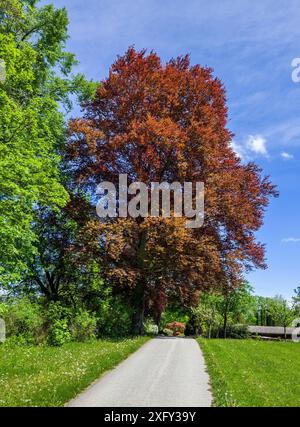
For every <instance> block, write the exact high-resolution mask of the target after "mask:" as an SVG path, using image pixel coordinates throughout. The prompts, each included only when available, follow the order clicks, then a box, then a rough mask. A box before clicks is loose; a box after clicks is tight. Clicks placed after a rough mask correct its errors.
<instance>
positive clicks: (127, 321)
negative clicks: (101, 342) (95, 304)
mask: <svg viewBox="0 0 300 427" xmlns="http://www.w3.org/2000/svg"><path fill="white" fill-rule="evenodd" d="M132 315H133V309H132V307H130V306H129V305H128V304H127V303H126V302H125V301H124V299H123V298H122V297H121V296H112V295H110V296H108V297H107V299H106V300H105V301H103V304H102V305H101V307H100V308H99V311H98V312H97V318H98V322H97V326H98V334H99V336H100V337H101V336H102V337H105V336H108V337H122V336H129V335H131V328H132Z"/></svg>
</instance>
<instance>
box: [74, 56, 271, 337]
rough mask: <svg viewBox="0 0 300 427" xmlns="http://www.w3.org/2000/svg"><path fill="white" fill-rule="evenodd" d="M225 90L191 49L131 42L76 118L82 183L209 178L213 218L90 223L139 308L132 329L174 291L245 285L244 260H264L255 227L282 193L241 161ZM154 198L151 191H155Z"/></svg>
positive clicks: (187, 299)
mask: <svg viewBox="0 0 300 427" xmlns="http://www.w3.org/2000/svg"><path fill="white" fill-rule="evenodd" d="M226 124H227V107H226V98H225V91H224V88H223V86H222V83H221V82H220V80H218V79H217V78H215V77H214V76H213V74H212V70H211V69H209V68H203V67H201V66H200V65H195V66H191V64H190V60H189V57H188V56H182V57H178V58H176V59H172V60H171V61H169V62H168V63H167V64H166V65H164V64H162V62H161V60H160V58H159V57H158V56H157V54H155V53H153V52H151V53H150V54H147V53H146V51H145V50H142V51H136V50H135V49H134V48H129V49H128V51H127V52H126V53H125V55H124V56H121V57H118V58H117V60H116V61H115V63H114V64H113V65H112V67H111V69H110V72H109V76H108V78H107V79H105V80H104V81H102V82H101V85H100V86H99V87H98V90H97V93H96V96H95V98H94V99H93V100H92V101H90V102H89V103H88V104H87V105H86V106H85V115H84V116H83V118H78V119H75V120H71V122H70V126H69V135H70V137H69V141H68V146H67V156H68V159H69V162H70V163H69V164H70V169H71V171H72V173H73V176H74V183H75V184H76V186H77V187H78V188H80V190H84V191H86V192H88V193H89V194H91V195H92V197H91V200H92V201H93V202H94V201H95V190H96V186H97V184H99V183H100V182H102V181H110V182H112V183H115V184H116V187H117V184H118V180H119V174H127V175H128V184H130V183H132V182H134V181H141V182H144V183H145V184H147V186H148V188H150V183H151V182H163V181H166V182H170V183H171V182H174V181H178V182H180V183H183V182H193V183H196V182H204V184H205V221H204V224H203V226H202V227H200V228H194V229H190V228H186V227H185V222H186V219H185V218H184V217H182V218H179V217H176V216H174V215H171V217H170V218H162V217H151V216H150V214H149V216H148V217H146V218H142V217H138V218H130V217H128V218H107V219H106V220H103V221H100V220H99V219H98V220H97V222H95V221H94V222H93V223H92V224H91V227H92V230H93V233H94V239H99V245H100V246H101V249H102V257H103V264H104V269H105V275H106V277H107V278H108V279H109V280H110V282H111V283H113V284H114V286H115V289H118V290H119V291H121V292H124V293H125V292H126V293H127V295H128V299H129V300H130V301H131V303H132V305H133V307H134V313H135V314H134V319H133V331H134V332H135V333H141V332H142V330H143V318H144V314H145V313H151V314H152V315H153V316H155V318H156V319H157V320H159V317H160V314H161V312H162V310H163V309H164V308H165V306H166V304H167V303H168V301H170V300H177V301H181V303H182V304H184V305H186V306H191V305H193V303H195V302H197V299H198V295H199V292H202V291H205V290H210V289H216V290H218V289H224V288H225V289H228V291H230V289H232V288H234V287H236V286H239V284H240V283H241V280H242V276H243V272H244V271H245V269H251V268H254V267H259V268H264V267H265V261H264V247H263V245H262V244H260V243H259V242H257V241H256V239H255V235H254V233H255V232H256V231H257V230H258V229H259V228H260V226H261V225H262V222H263V215H264V210H265V208H266V206H267V205H268V202H269V198H270V197H271V196H275V195H276V189H275V187H274V186H273V185H272V184H271V183H270V181H269V179H268V178H266V177H262V175H261V170H260V169H259V168H258V166H256V165H255V164H254V163H248V164H242V163H241V160H240V159H239V157H238V156H237V155H236V154H235V152H234V151H233V149H232V148H231V141H232V136H233V135H232V134H231V132H230V131H229V130H228V129H227V128H226ZM149 195H150V198H151V193H150V190H149Z"/></svg>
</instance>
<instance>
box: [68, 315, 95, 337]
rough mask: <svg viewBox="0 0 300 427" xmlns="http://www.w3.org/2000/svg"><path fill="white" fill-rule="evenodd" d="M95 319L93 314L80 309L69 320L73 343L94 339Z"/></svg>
mask: <svg viewBox="0 0 300 427" xmlns="http://www.w3.org/2000/svg"><path fill="white" fill-rule="evenodd" d="M96 329H97V318H96V316H95V314H91V313H89V312H88V311H87V310H83V309H80V310H79V311H78V312H77V313H76V315H75V317H74V318H72V320H71V326H70V331H71V336H72V338H73V339H74V340H75V341H81V342H84V341H89V340H91V339H93V338H95V337H96Z"/></svg>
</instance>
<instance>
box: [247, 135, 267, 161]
mask: <svg viewBox="0 0 300 427" xmlns="http://www.w3.org/2000/svg"><path fill="white" fill-rule="evenodd" d="M266 143H267V141H266V139H265V138H263V137H262V136H261V135H249V137H248V140H247V148H248V149H249V150H250V151H252V152H253V153H256V154H261V155H263V156H267V155H268V151H267V147H266Z"/></svg>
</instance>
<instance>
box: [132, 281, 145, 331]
mask: <svg viewBox="0 0 300 427" xmlns="http://www.w3.org/2000/svg"><path fill="white" fill-rule="evenodd" d="M133 307H134V313H133V316H132V333H133V335H143V333H144V317H145V290H144V286H143V285H142V284H141V283H139V284H138V285H137V286H136V289H135V293H134V300H133Z"/></svg>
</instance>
